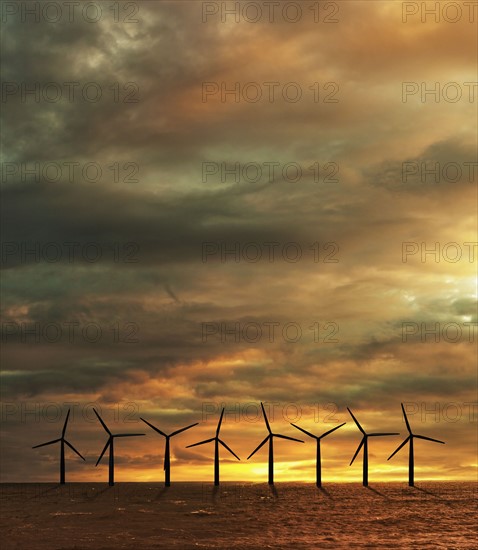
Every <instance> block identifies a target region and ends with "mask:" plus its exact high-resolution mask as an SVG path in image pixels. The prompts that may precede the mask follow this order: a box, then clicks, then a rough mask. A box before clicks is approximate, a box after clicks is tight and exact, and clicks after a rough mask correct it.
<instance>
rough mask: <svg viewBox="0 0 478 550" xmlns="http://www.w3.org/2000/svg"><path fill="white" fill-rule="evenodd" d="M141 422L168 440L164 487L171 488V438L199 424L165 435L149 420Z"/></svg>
mask: <svg viewBox="0 0 478 550" xmlns="http://www.w3.org/2000/svg"><path fill="white" fill-rule="evenodd" d="M140 420H142V421H143V422H144V423H145V424H147V425H148V426H149V427H150V428H152V429H153V430H154V431H155V432H158V434H161V435H162V436H163V437H165V438H166V445H165V450H164V485H165V486H166V487H169V486H170V485H171V458H170V454H169V439H170V438H171V437H174V436H175V435H178V434H180V433H181V432H185V431H186V430H189V428H192V427H194V426H197V425H198V424H199V422H196V423H195V424H191V425H190V426H186V427H185V428H181V429H180V430H176V431H175V432H172V433H170V434H169V435H168V434H165V433H164V432H162V431H161V430H160V429H159V428H156V426H153V425H152V424H150V423H149V422H148V421H147V420H145V419H144V418H141V417H140Z"/></svg>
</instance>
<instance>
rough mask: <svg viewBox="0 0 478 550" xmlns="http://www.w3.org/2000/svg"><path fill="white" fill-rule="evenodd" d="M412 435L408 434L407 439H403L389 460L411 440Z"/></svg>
mask: <svg viewBox="0 0 478 550" xmlns="http://www.w3.org/2000/svg"><path fill="white" fill-rule="evenodd" d="M410 437H411V436H408V437H407V439H405V441H402V443H401V444H400V445H399V446H398V447H397V448H396V449H395V450H394V451H393V453H392V454H391V455H390V456H389V457H388V458H387V460H390V459H391V458H392V456H395V455H396V454H397V453H398V451H399V450H400V449H401V448H402V447H404V446H405V445H406V444H407V443H408V442H409V440H410Z"/></svg>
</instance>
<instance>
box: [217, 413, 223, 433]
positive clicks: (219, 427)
mask: <svg viewBox="0 0 478 550" xmlns="http://www.w3.org/2000/svg"><path fill="white" fill-rule="evenodd" d="M223 416H224V407H223V408H222V411H221V416H220V417H219V422H218V423H217V428H216V437H217V436H218V435H219V430H220V429H221V424H222V418H223Z"/></svg>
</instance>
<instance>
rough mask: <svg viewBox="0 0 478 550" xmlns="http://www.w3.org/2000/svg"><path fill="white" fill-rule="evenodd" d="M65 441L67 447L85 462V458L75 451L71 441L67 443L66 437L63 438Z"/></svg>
mask: <svg viewBox="0 0 478 550" xmlns="http://www.w3.org/2000/svg"><path fill="white" fill-rule="evenodd" d="M65 443H66V444H67V445H68V447H70V449H71V450H72V451H75V453H76V454H77V455H78V456H79V457H80V458H82V459H83V460H84V461H85V462H86V458H85V457H84V456H83V455H82V454H81V453H80V452H79V451H77V450H76V449H75V447H73V445H72V444H71V443H68V441H67V440H66V439H65Z"/></svg>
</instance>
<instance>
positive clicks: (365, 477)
mask: <svg viewBox="0 0 478 550" xmlns="http://www.w3.org/2000/svg"><path fill="white" fill-rule="evenodd" d="M347 410H348V411H349V413H350V416H351V417H352V418H353V419H354V422H355V424H357V428H358V429H359V430H360V431H361V432H362V434H363V437H362V441H361V442H360V445H359V446H358V447H357V450H356V451H355V454H354V457H353V458H352V460H351V462H350V466H352V464H353V462H354V460H355V459H356V458H357V455H358V454H359V452H360V449H361V448H362V447H363V482H362V483H363V486H364V487H368V438H369V437H379V436H382V435H400V434H399V433H389V432H386V433H380V432H377V433H372V434H368V433H365V430H364V429H363V428H362V426H361V425H360V424H359V422H358V420H357V419H356V418H355V416H354V415H353V413H352V411H351V410H350V409H349V408H348V407H347Z"/></svg>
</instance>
